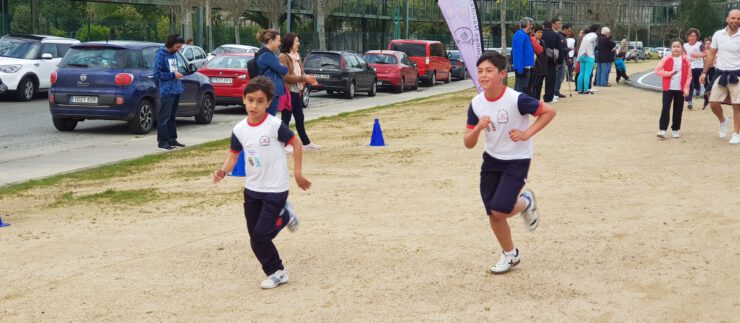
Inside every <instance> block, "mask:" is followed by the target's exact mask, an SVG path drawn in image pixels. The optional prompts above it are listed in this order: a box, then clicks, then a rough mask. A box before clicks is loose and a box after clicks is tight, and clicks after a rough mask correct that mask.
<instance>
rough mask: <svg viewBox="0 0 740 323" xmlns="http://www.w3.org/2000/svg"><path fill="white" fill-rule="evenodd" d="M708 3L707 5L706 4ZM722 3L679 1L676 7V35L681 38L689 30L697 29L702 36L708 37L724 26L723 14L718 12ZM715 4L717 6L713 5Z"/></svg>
mask: <svg viewBox="0 0 740 323" xmlns="http://www.w3.org/2000/svg"><path fill="white" fill-rule="evenodd" d="M708 2H709V3H708ZM722 2H724V1H721V2H720V1H707V0H681V2H680V3H679V5H678V14H679V17H680V18H679V19H678V26H676V27H677V29H678V33H679V36H680V37H681V38H683V37H684V36H685V35H684V34H685V33H686V30H688V29H689V28H696V29H699V31H700V32H701V34H702V35H703V36H710V35H712V33H714V31H716V30H718V29H720V28H722V26H723V25H724V19H723V18H724V17H723V12H722V11H721V10H719V8H721V4H722ZM712 3H716V4H719V5H713V4H712Z"/></svg>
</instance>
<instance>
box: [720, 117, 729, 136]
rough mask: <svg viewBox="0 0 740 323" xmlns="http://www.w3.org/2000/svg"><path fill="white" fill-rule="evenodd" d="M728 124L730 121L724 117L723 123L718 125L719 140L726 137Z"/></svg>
mask: <svg viewBox="0 0 740 323" xmlns="http://www.w3.org/2000/svg"><path fill="white" fill-rule="evenodd" d="M729 124H730V119H728V118H727V117H725V121H724V122H720V123H719V137H720V138H724V137H726V136H727V127H728V126H729Z"/></svg>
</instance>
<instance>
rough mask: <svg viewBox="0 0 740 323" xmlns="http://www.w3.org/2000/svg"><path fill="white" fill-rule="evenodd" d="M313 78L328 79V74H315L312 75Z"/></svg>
mask: <svg viewBox="0 0 740 323" xmlns="http://www.w3.org/2000/svg"><path fill="white" fill-rule="evenodd" d="M314 77H315V78H317V79H328V78H329V75H328V74H316V75H314Z"/></svg>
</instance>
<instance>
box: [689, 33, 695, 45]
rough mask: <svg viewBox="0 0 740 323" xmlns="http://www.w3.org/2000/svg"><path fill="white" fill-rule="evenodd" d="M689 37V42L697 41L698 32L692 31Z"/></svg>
mask: <svg viewBox="0 0 740 323" xmlns="http://www.w3.org/2000/svg"><path fill="white" fill-rule="evenodd" d="M688 38H689V43H691V44H693V43H696V34H694V33H690V34H689V37H688Z"/></svg>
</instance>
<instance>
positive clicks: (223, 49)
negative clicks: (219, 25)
mask: <svg viewBox="0 0 740 323" xmlns="http://www.w3.org/2000/svg"><path fill="white" fill-rule="evenodd" d="M219 48H221V52H219V54H223V53H248V52H249V50H248V49H246V48H239V47H219Z"/></svg>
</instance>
